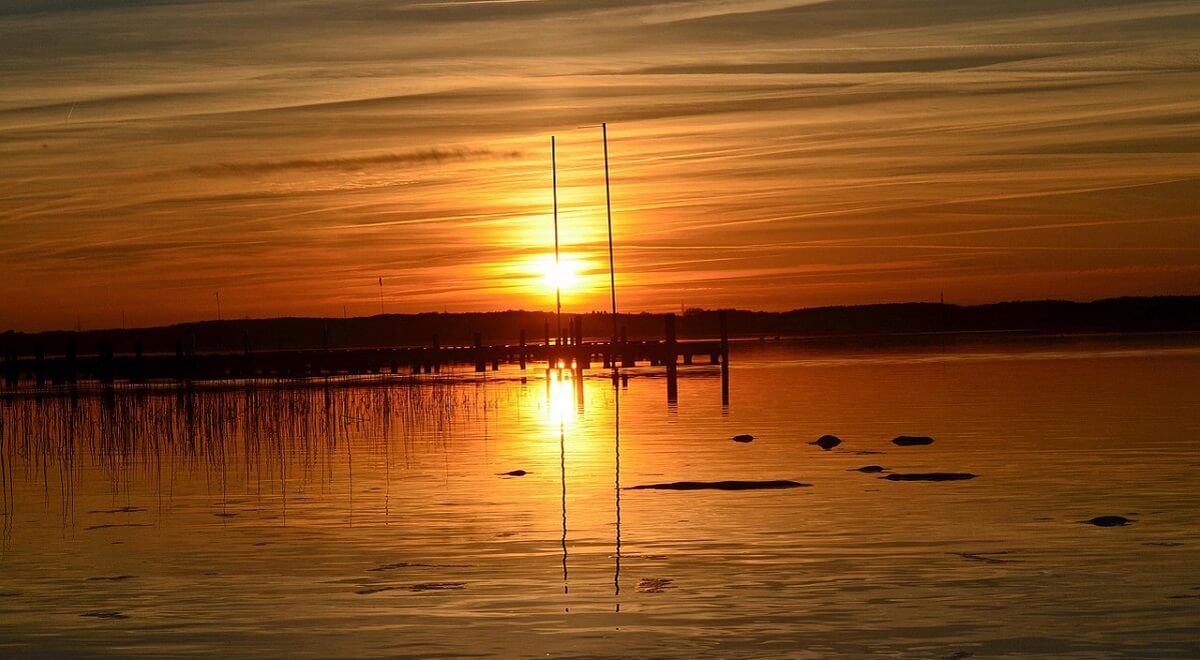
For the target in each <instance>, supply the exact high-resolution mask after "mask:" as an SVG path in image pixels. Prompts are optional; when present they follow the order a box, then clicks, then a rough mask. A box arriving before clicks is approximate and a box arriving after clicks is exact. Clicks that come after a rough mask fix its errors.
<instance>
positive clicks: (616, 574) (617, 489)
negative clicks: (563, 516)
mask: <svg viewBox="0 0 1200 660" xmlns="http://www.w3.org/2000/svg"><path fill="white" fill-rule="evenodd" d="M617 380H618V377H617V367H616V363H615V362H614V363H613V454H614V455H613V459H614V460H613V465H614V468H613V473H614V475H615V483H614V488H613V493H614V495H615V497H616V517H617V520H616V522H617V538H616V546H617V547H616V553H615V557H614V564H613V595H614V596H616V597H617V602H616V611H617V612H620V611H621V601H620V597H621V388H620V387H618V385H617Z"/></svg>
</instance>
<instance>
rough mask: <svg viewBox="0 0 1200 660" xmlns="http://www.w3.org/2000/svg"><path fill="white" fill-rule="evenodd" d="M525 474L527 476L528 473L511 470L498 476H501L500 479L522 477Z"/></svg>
mask: <svg viewBox="0 0 1200 660" xmlns="http://www.w3.org/2000/svg"><path fill="white" fill-rule="evenodd" d="M527 474H529V473H528V472H526V471H525V470H513V471H512V472H501V473H500V476H502V477H523V476H525V475H527Z"/></svg>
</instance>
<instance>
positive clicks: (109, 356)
mask: <svg viewBox="0 0 1200 660" xmlns="http://www.w3.org/2000/svg"><path fill="white" fill-rule="evenodd" d="M96 375H97V376H99V378H100V382H101V383H102V384H104V385H112V384H113V380H115V376H114V374H113V347H112V344H111V343H109V342H102V343H101V344H100V369H99V373H97V374H96Z"/></svg>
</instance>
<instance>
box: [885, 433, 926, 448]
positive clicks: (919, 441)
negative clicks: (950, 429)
mask: <svg viewBox="0 0 1200 660" xmlns="http://www.w3.org/2000/svg"><path fill="white" fill-rule="evenodd" d="M892 444H893V445H896V446H897V447H913V446H916V445H932V444H933V438H931V437H929V436H927V435H898V436H896V437H894V438H892Z"/></svg>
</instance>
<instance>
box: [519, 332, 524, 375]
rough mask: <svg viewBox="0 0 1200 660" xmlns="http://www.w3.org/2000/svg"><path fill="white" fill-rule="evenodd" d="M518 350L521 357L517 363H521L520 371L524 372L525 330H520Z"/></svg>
mask: <svg viewBox="0 0 1200 660" xmlns="http://www.w3.org/2000/svg"><path fill="white" fill-rule="evenodd" d="M519 350H520V351H521V356H520V358H519V361H520V363H521V371H525V329H524V328H521V343H520V349H519Z"/></svg>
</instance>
